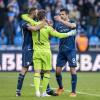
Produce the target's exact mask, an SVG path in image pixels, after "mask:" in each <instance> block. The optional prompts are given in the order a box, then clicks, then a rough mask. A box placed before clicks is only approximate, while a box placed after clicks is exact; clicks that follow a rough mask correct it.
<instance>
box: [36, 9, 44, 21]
mask: <svg viewBox="0 0 100 100" xmlns="http://www.w3.org/2000/svg"><path fill="white" fill-rule="evenodd" d="M37 16H38V19H39V20H43V19H46V11H45V10H43V9H41V10H39V12H38V14H37Z"/></svg>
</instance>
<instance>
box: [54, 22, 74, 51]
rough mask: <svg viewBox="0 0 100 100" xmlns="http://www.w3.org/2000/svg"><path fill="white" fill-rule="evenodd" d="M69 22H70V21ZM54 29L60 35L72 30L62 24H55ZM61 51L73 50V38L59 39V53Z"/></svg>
mask: <svg viewBox="0 0 100 100" xmlns="http://www.w3.org/2000/svg"><path fill="white" fill-rule="evenodd" d="M70 22H71V21H70ZM55 26H56V27H55V29H56V30H57V31H58V32H61V33H67V32H69V31H71V30H72V29H71V28H69V27H67V26H66V25H64V24H63V23H60V22H57V23H56V25H55ZM62 50H64V51H65V50H75V36H70V37H67V38H62V39H60V42H59V51H62Z"/></svg>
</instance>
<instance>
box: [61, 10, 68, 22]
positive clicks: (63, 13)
mask: <svg viewBox="0 0 100 100" xmlns="http://www.w3.org/2000/svg"><path fill="white" fill-rule="evenodd" d="M68 16H69V11H68V9H61V10H60V17H61V19H63V20H65V19H66V18H68Z"/></svg>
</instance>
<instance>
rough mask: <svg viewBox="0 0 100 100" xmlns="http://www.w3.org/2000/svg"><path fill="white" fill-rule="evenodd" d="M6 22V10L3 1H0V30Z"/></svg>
mask: <svg viewBox="0 0 100 100" xmlns="http://www.w3.org/2000/svg"><path fill="white" fill-rule="evenodd" d="M5 20H6V8H5V5H4V2H3V0H0V30H1V29H2V28H3V27H4V24H5Z"/></svg>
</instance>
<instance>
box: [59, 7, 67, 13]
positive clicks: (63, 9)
mask: <svg viewBox="0 0 100 100" xmlns="http://www.w3.org/2000/svg"><path fill="white" fill-rule="evenodd" d="M62 11H65V13H66V14H69V10H68V9H65V8H62V9H61V10H60V12H62Z"/></svg>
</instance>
